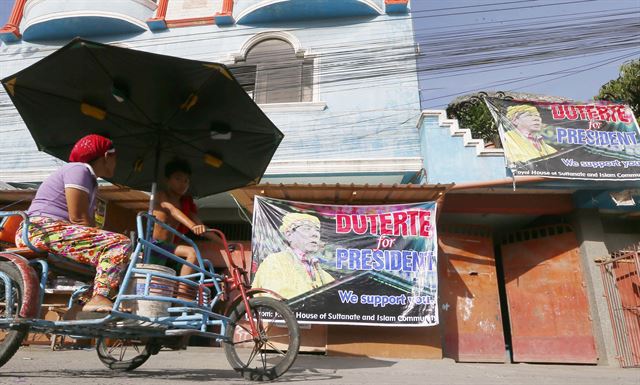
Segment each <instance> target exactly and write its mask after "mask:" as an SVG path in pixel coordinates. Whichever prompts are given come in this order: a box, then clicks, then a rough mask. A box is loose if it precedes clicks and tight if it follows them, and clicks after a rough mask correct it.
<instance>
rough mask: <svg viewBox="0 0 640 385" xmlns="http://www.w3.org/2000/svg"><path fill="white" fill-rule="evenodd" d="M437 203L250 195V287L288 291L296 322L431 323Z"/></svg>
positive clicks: (434, 297)
mask: <svg viewBox="0 0 640 385" xmlns="http://www.w3.org/2000/svg"><path fill="white" fill-rule="evenodd" d="M435 210H436V204H435V203H434V202H425V203H412V204H401V205H380V206H331V205H316V204H310V203H302V202H290V201H283V200H276V199H269V198H263V197H259V196H256V198H255V205H254V213H253V239H252V247H253V260H254V266H257V269H255V273H254V274H253V281H252V286H253V287H254V288H255V287H260V288H264V289H269V290H272V291H275V292H276V293H278V294H279V295H281V296H283V297H285V298H287V303H288V304H289V306H291V308H292V310H293V311H294V313H295V314H296V318H297V319H298V321H299V322H300V323H315V324H343V325H384V326H431V325H437V324H438V311H437V309H438V304H437V296H438V272H437V264H438V259H437V236H436V226H435V214H436V211H435Z"/></svg>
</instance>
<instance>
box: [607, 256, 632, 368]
mask: <svg viewBox="0 0 640 385" xmlns="http://www.w3.org/2000/svg"><path fill="white" fill-rule="evenodd" d="M599 265H600V272H601V273H602V281H603V283H604V288H605V296H606V297H607V302H608V304H609V315H610V316H611V324H612V325H613V334H614V338H615V342H616V350H617V353H618V356H617V358H618V361H619V362H620V366H621V367H623V368H633V367H640V277H639V274H640V244H637V245H633V246H629V247H627V248H625V249H623V250H620V251H617V252H615V253H612V254H611V256H610V257H609V258H608V259H606V260H605V261H602V262H600V263H599Z"/></svg>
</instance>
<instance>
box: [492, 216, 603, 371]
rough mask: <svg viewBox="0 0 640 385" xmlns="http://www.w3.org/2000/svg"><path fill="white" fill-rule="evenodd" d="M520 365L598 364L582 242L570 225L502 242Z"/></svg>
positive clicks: (515, 357) (515, 356)
mask: <svg viewBox="0 0 640 385" xmlns="http://www.w3.org/2000/svg"><path fill="white" fill-rule="evenodd" d="M501 251H502V261H503V266H504V275H505V283H506V292H507V302H508V305H509V320H510V323H511V342H512V346H513V361H514V362H548V363H583V364H595V363H597V359H598V357H597V353H596V347H595V340H594V338H593V330H592V326H591V319H590V315H589V305H588V302H587V295H586V293H585V288H584V285H585V284H584V282H583V274H582V268H581V262H580V257H579V254H578V242H577V240H576V237H575V234H574V233H573V231H572V229H571V227H570V226H568V225H564V224H561V225H553V226H545V227H540V228H535V229H527V230H521V231H516V232H513V233H510V234H508V235H507V236H506V237H504V239H503V240H502V247H501Z"/></svg>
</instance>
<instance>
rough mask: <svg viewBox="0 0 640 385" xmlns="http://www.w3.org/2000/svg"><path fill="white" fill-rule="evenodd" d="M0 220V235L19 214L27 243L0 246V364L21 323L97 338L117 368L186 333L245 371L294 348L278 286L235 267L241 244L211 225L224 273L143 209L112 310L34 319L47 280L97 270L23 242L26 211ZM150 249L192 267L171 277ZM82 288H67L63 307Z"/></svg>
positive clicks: (295, 336) (291, 354) (283, 366)
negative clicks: (262, 283) (175, 244)
mask: <svg viewBox="0 0 640 385" xmlns="http://www.w3.org/2000/svg"><path fill="white" fill-rule="evenodd" d="M0 220H2V222H0V235H2V232H3V231H4V232H5V233H9V234H10V235H11V236H12V234H11V229H12V228H13V229H15V228H16V227H17V226H16V223H17V222H19V221H24V226H23V233H22V237H23V240H24V242H25V244H26V245H28V246H29V247H28V248H24V249H17V248H15V247H13V248H11V247H5V248H4V249H0V301H1V302H0V333H4V337H1V336H0V367H1V366H2V365H4V364H5V363H6V362H8V361H9V360H10V359H11V357H13V355H14V354H15V353H16V351H17V350H18V348H19V347H20V345H21V343H22V341H23V340H24V339H25V338H26V336H27V334H28V333H29V332H37V333H50V334H55V335H66V336H72V337H74V338H96V350H97V353H98V358H99V359H100V361H101V362H102V363H103V364H104V365H106V366H107V367H108V368H110V369H112V370H119V371H128V370H133V369H135V368H137V367H139V366H140V365H142V364H144V363H145V362H146V361H147V360H148V359H149V357H150V356H152V355H154V354H157V353H158V352H159V351H160V350H161V349H163V348H172V349H179V348H186V344H185V340H187V339H188V337H190V336H200V337H204V338H209V339H214V340H217V341H219V342H221V343H222V345H223V348H224V351H225V355H226V357H227V360H228V361H229V363H230V364H231V367H233V369H235V370H236V371H237V372H239V373H241V374H242V375H243V376H244V377H245V378H246V379H249V380H258V381H263V380H273V379H275V378H278V377H280V376H281V375H283V374H284V373H285V372H286V371H287V370H288V369H289V368H290V367H291V365H293V363H294V361H295V359H296V357H297V355H298V349H299V347H300V336H299V328H298V323H297V321H296V319H295V316H294V314H293V312H292V311H291V309H290V308H289V306H288V305H287V304H286V303H285V302H284V301H283V300H282V298H279V296H278V295H277V294H276V293H273V292H270V291H268V290H264V289H252V288H251V286H250V282H249V272H248V270H247V269H246V266H245V265H244V264H243V265H242V266H238V265H237V264H236V263H235V262H234V261H233V258H232V255H231V250H233V249H234V248H235V249H236V250H238V251H239V252H240V253H241V254H242V255H244V250H243V248H242V245H241V244H235V245H229V244H228V243H227V241H226V238H225V236H224V234H223V233H222V232H220V231H218V230H215V229H210V230H209V231H211V232H213V233H215V234H217V235H218V236H219V237H220V238H221V239H222V240H223V244H224V250H225V253H224V257H225V260H226V263H227V272H226V273H224V274H218V273H216V272H215V271H214V269H213V266H212V265H211V263H210V262H209V261H208V260H204V259H203V258H202V256H201V255H200V252H199V250H198V247H197V246H196V245H195V243H194V242H193V241H192V240H190V239H189V238H187V237H185V236H184V235H183V234H181V233H179V232H177V231H176V230H175V229H173V228H171V227H170V226H168V225H166V224H165V223H162V222H160V221H158V220H157V219H156V218H155V217H153V216H152V215H150V214H148V213H140V214H138V216H137V234H138V239H137V240H136V247H135V250H134V252H133V253H132V255H131V261H130V263H129V266H128V268H127V270H126V273H125V275H124V278H123V280H122V284H121V286H120V290H119V293H118V296H117V298H116V300H115V302H114V305H113V308H112V309H111V311H110V312H109V313H104V315H101V316H100V317H101V318H98V319H77V320H61V321H48V320H44V319H42V318H41V305H42V303H43V298H44V293H45V286H46V284H47V280H48V279H51V278H52V277H55V276H56V275H64V276H66V277H71V278H76V279H79V280H83V281H85V282H86V281H87V280H91V279H93V277H94V276H95V271H94V270H93V269H92V268H91V267H90V266H88V265H83V264H79V263H77V262H74V261H72V260H70V259H68V258H64V257H60V256H57V255H55V254H52V253H49V252H47V251H44V250H39V249H37V248H36V247H35V246H33V245H32V244H31V243H29V241H28V239H27V231H28V226H29V218H28V216H27V215H26V214H25V213H23V212H18V211H12V212H0ZM12 224H13V226H12ZM154 225H159V226H162V227H163V228H165V229H167V230H168V231H170V232H171V233H172V234H174V235H175V236H176V237H178V238H180V239H181V240H182V241H183V242H185V243H186V244H188V245H190V246H192V247H193V248H194V249H195V250H196V253H197V264H191V263H189V262H187V261H185V260H184V259H182V258H180V257H177V256H176V255H174V254H172V253H170V252H168V251H166V250H164V249H162V248H160V247H158V246H156V245H155V244H153V243H152V242H151V241H150V239H151V230H152V229H153V226H154ZM3 229H4V230H3ZM14 232H15V231H14ZM5 235H6V234H5ZM0 239H2V237H1V236H0ZM152 252H155V253H158V254H160V255H162V256H164V257H165V258H166V259H167V260H172V261H175V262H176V263H178V264H186V265H188V266H189V267H191V268H192V269H193V271H194V272H193V273H192V274H190V275H187V276H176V275H175V272H172V271H169V270H167V269H166V268H164V269H163V268H162V267H158V266H157V265H149V264H147V263H144V262H146V261H147V260H148V256H149V255H150V254H151V253H152ZM243 260H244V259H243ZM86 289H87V287H83V288H79V289H77V290H76V291H75V292H74V293H73V294H72V296H71V299H70V301H69V308H71V305H72V303H73V301H74V300H75V299H76V298H77V297H78V296H79V295H80V294H81V293H82V292H83V291H84V290H86Z"/></svg>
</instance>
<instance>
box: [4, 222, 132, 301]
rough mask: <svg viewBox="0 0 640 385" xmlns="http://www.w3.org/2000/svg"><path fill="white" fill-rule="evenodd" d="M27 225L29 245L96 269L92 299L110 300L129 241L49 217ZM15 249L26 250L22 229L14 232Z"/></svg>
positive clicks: (120, 274)
mask: <svg viewBox="0 0 640 385" xmlns="http://www.w3.org/2000/svg"><path fill="white" fill-rule="evenodd" d="M30 221H31V226H30V227H29V241H30V242H31V243H32V244H33V245H34V246H36V247H37V248H39V249H43V250H47V251H48V252H50V253H52V254H56V255H59V256H61V257H65V258H69V259H72V260H74V261H76V262H78V263H83V264H86V265H91V266H93V267H95V269H96V277H95V279H94V281H93V293H92V295H93V296H95V295H98V294H99V295H102V296H105V297H107V298H113V297H114V296H115V295H116V294H117V293H118V287H119V286H120V280H121V278H122V272H123V271H124V270H125V269H126V266H127V264H128V263H129V256H130V253H131V242H130V241H129V238H127V237H126V236H124V235H122V234H118V233H112V232H110V231H106V230H101V229H98V228H94V227H87V226H81V225H74V224H72V223H69V222H66V221H62V220H56V219H52V218H48V217H32V218H30ZM16 245H17V246H18V247H26V245H25V244H24V242H23V241H22V225H21V226H20V228H19V229H18V231H17V232H16ZM85 299H86V298H85Z"/></svg>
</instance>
